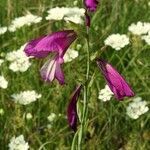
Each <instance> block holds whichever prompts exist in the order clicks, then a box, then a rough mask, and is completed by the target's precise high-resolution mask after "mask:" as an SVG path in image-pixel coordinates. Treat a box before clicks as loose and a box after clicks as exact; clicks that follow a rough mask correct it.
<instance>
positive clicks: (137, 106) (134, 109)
mask: <svg viewBox="0 0 150 150" xmlns="http://www.w3.org/2000/svg"><path fill="white" fill-rule="evenodd" d="M148 110H149V108H148V106H147V102H146V101H142V98H141V97H137V98H134V99H133V102H131V103H130V104H129V106H128V107H127V115H128V116H129V117H130V118H132V119H137V118H139V117H140V116H141V115H142V114H144V113H146V112H147V111H148Z"/></svg>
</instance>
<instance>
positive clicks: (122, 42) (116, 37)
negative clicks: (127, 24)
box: [104, 33, 130, 50]
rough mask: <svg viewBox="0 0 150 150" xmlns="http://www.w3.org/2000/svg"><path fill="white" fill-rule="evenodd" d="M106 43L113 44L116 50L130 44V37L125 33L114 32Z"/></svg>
mask: <svg viewBox="0 0 150 150" xmlns="http://www.w3.org/2000/svg"><path fill="white" fill-rule="evenodd" d="M104 43H105V45H108V46H111V47H112V48H113V49H115V50H120V49H121V48H124V47H125V46H126V45H128V44H129V43H130V42H129V38H128V37H127V36H126V35H125V34H122V35H121V34H119V33H117V34H112V35H110V36H109V37H107V39H106V40H105V41H104Z"/></svg>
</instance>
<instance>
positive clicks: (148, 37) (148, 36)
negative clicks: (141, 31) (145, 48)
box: [142, 31, 150, 45]
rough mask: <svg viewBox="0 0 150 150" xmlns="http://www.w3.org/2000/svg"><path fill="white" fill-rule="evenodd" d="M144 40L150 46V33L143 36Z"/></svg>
mask: <svg viewBox="0 0 150 150" xmlns="http://www.w3.org/2000/svg"><path fill="white" fill-rule="evenodd" d="M142 39H143V40H144V41H145V42H146V43H147V44H148V45H150V31H149V32H148V35H143V36H142Z"/></svg>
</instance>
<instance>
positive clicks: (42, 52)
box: [24, 30, 77, 84]
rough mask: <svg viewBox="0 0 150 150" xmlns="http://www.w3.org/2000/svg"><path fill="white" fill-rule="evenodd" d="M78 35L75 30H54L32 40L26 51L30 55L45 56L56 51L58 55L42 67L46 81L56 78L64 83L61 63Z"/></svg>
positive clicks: (41, 71) (42, 74)
mask: <svg viewBox="0 0 150 150" xmlns="http://www.w3.org/2000/svg"><path fill="white" fill-rule="evenodd" d="M76 37H77V35H76V33H75V32H74V31H73V30H64V31H59V32H54V33H52V34H50V35H47V36H44V37H40V38H38V39H35V40H32V41H30V42H29V43H28V44H27V46H26V47H25V49H24V51H25V53H26V54H27V55H28V56H34V57H38V58H43V57H46V56H48V55H49V53H52V52H54V53H55V54H56V55H55V56H54V57H53V58H51V59H49V60H48V61H47V62H46V63H45V64H44V65H43V67H42V68H41V70H40V73H41V76H42V78H43V79H44V80H45V81H48V82H51V81H53V80H54V79H55V78H56V79H57V80H58V81H59V83H60V84H64V74H63V72H62V70H61V64H62V63H63V62H64V59H63V57H64V55H65V53H66V51H67V49H68V47H69V46H70V45H71V43H72V42H73V41H74V40H75V39H76Z"/></svg>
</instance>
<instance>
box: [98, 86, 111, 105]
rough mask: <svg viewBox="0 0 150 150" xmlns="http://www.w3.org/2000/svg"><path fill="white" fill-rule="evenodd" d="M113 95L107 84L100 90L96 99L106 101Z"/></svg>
mask: <svg viewBox="0 0 150 150" xmlns="http://www.w3.org/2000/svg"><path fill="white" fill-rule="evenodd" d="M112 96H113V93H112V91H111V90H110V88H109V86H108V85H105V88H104V89H102V90H100V92H99V96H98V99H100V100H102V101H104V102H106V101H109V100H110V99H111V98H112Z"/></svg>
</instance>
